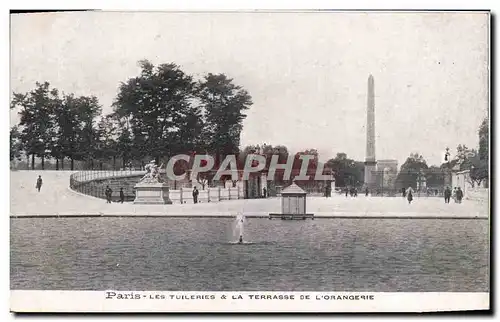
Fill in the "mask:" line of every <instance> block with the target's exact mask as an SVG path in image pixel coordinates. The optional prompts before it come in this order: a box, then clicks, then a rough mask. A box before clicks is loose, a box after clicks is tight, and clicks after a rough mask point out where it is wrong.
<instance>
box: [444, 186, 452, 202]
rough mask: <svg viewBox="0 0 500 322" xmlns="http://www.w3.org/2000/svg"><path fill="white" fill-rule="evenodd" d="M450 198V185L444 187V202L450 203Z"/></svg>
mask: <svg viewBox="0 0 500 322" xmlns="http://www.w3.org/2000/svg"><path fill="white" fill-rule="evenodd" d="M450 198H451V189H450V187H446V189H444V203H450Z"/></svg>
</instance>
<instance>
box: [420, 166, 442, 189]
mask: <svg viewBox="0 0 500 322" xmlns="http://www.w3.org/2000/svg"><path fill="white" fill-rule="evenodd" d="M444 171H445V169H443V167H438V166H435V165H433V166H430V167H429V168H428V169H427V170H426V171H425V172H424V173H425V181H426V184H427V186H428V187H442V186H444V176H445V172H444Z"/></svg>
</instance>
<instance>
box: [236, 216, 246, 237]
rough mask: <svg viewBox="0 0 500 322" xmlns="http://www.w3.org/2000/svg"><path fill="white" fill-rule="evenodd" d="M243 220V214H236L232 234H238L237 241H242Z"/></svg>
mask: <svg viewBox="0 0 500 322" xmlns="http://www.w3.org/2000/svg"><path fill="white" fill-rule="evenodd" d="M244 221H245V216H244V215H243V214H238V215H237V216H236V222H235V227H234V235H235V237H236V236H239V239H238V243H239V244H242V243H243V223H244Z"/></svg>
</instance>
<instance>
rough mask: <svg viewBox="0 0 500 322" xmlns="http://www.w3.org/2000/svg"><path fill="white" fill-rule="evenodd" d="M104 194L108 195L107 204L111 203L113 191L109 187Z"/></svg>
mask: <svg viewBox="0 0 500 322" xmlns="http://www.w3.org/2000/svg"><path fill="white" fill-rule="evenodd" d="M104 194H105V195H106V203H111V196H112V195H113V190H111V188H110V187H109V186H106V190H104Z"/></svg>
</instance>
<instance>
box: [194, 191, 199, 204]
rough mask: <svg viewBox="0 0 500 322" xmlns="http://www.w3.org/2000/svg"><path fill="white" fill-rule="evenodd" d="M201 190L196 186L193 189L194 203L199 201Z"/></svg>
mask: <svg viewBox="0 0 500 322" xmlns="http://www.w3.org/2000/svg"><path fill="white" fill-rule="evenodd" d="M199 193H200V192H199V191H198V189H197V188H196V187H194V189H193V202H194V203H198V194H199Z"/></svg>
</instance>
